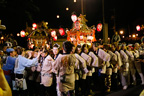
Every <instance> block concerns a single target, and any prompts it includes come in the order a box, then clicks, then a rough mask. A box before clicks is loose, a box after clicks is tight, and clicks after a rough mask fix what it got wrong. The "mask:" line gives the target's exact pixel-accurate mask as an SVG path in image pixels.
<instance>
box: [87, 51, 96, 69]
mask: <svg viewBox="0 0 144 96" xmlns="http://www.w3.org/2000/svg"><path fill="white" fill-rule="evenodd" d="M89 55H90V56H91V57H92V58H93V62H92V64H91V66H93V67H98V57H97V56H96V55H95V54H94V53H93V52H90V54H89Z"/></svg>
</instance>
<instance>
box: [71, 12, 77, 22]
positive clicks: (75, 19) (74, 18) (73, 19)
mask: <svg viewBox="0 0 144 96" xmlns="http://www.w3.org/2000/svg"><path fill="white" fill-rule="evenodd" d="M71 19H72V21H73V22H75V21H77V16H76V15H75V14H74V15H72V16H71Z"/></svg>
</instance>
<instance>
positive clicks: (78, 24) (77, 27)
mask: <svg viewBox="0 0 144 96" xmlns="http://www.w3.org/2000/svg"><path fill="white" fill-rule="evenodd" d="M75 29H76V30H80V22H79V21H76V22H75Z"/></svg>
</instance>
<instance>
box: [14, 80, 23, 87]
mask: <svg viewBox="0 0 144 96" xmlns="http://www.w3.org/2000/svg"><path fill="white" fill-rule="evenodd" d="M23 81H24V79H23V78H21V79H19V78H15V87H16V88H19V89H23Z"/></svg>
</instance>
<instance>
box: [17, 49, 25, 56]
mask: <svg viewBox="0 0 144 96" xmlns="http://www.w3.org/2000/svg"><path fill="white" fill-rule="evenodd" d="M23 51H24V49H23V48H21V47H18V48H17V49H16V52H17V54H18V55H21V54H22V52H23Z"/></svg>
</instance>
